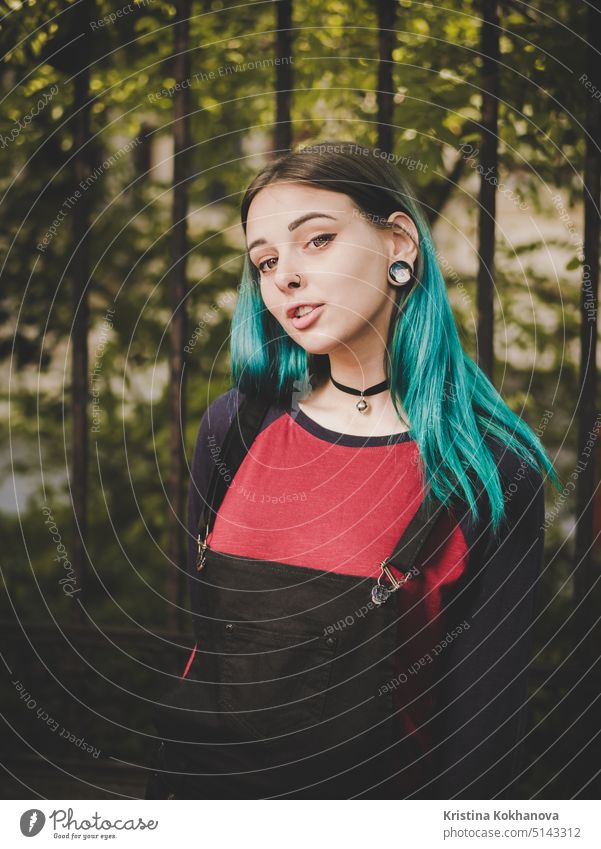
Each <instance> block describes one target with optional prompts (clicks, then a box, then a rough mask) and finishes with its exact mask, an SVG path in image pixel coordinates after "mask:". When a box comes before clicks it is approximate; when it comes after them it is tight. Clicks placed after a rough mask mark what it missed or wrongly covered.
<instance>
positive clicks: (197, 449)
mask: <svg viewBox="0 0 601 849" xmlns="http://www.w3.org/2000/svg"><path fill="white" fill-rule="evenodd" d="M242 398H243V396H242V395H241V393H239V392H238V390H237V389H235V388H234V389H230V390H228V391H227V392H225V393H224V394H223V395H220V396H219V397H218V398H216V399H215V401H213V402H212V404H210V406H209V407H208V408H207V410H206V412H205V414H204V415H203V417H202V419H201V422H200V426H199V428H198V433H197V435H196V442H195V445H194V453H193V456H192V465H191V468H190V488H189V491H188V545H187V561H188V563H187V567H188V583H189V589H190V611H191V613H192V617H194V611H195V610H198V597H197V593H198V589H199V584H198V581H197V580H196V552H197V542H196V537H197V528H198V521H199V519H200V513H201V510H202V506H203V504H204V503H205V500H206V497H207V492H208V489H209V481H210V476H211V472H212V469H213V468H214V467H215V466H216V465H217V464H218V463H219V451H220V448H221V446H222V444H223V441H224V439H225V435H226V433H227V431H228V429H229V426H230V424H231V422H232V420H233V418H234V416H235V414H236V411H237V409H238V406H239V404H240V403H241V400H242Z"/></svg>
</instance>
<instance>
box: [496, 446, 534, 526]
mask: <svg viewBox="0 0 601 849" xmlns="http://www.w3.org/2000/svg"><path fill="white" fill-rule="evenodd" d="M489 448H490V450H491V453H492V455H493V457H494V460H495V464H496V467H497V470H498V473H499V482H500V484H501V488H502V491H503V498H504V499H505V501H506V504H507V505H508V506H511V507H512V508H513V512H516V511H518V512H521V511H523V510H524V509H525V508H526V507H527V506H528V505H529V504H531V503H532V501H533V500H538V501H540V500H541V499H542V500H543V501H544V478H543V474H542V472H541V469H540V466H539V465H538V462H537V460H536V457H535V456H534V455H530V456H529V459H526V458H524V457H522V456H521V455H520V454H518V453H517V452H516V451H515V450H513V449H512V448H509V447H508V446H507V445H503V444H501V443H500V442H497V441H494V442H493V443H491V444H489Z"/></svg>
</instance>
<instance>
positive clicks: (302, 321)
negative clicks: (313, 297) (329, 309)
mask: <svg viewBox="0 0 601 849" xmlns="http://www.w3.org/2000/svg"><path fill="white" fill-rule="evenodd" d="M307 306H309V304H307ZM325 308H326V305H325V304H317V305H315V306H314V307H313V309H312V310H311V312H308V313H307V314H306V315H301V316H300V317H299V318H296V317H295V316H294V315H293V316H292V318H291V319H290V320H291V322H292V324H293V325H294V327H295V328H296V330H304V329H305V328H306V327H310V326H311V325H312V324H314V323H315V322H316V321H318V319H319V316H320V315H321V314H322V312H323V311H324V310H325Z"/></svg>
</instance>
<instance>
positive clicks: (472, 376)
mask: <svg viewBox="0 0 601 849" xmlns="http://www.w3.org/2000/svg"><path fill="white" fill-rule="evenodd" d="M276 182H279V183H282V182H293V183H298V182H302V183H305V184H309V185H313V186H315V187H316V188H320V189H328V190H329V191H333V192H341V193H343V194H345V195H347V196H348V197H349V198H350V199H351V201H352V202H353V203H354V204H355V206H356V207H357V209H358V210H359V211H360V212H362V213H363V214H364V215H365V216H366V219H367V220H368V221H369V222H370V223H371V224H372V225H373V226H374V227H387V226H390V225H388V224H386V223H385V222H386V220H387V218H388V217H389V216H390V215H391V214H392V213H393V212H396V211H397V210H400V211H402V212H405V213H406V214H407V215H409V216H410V217H411V219H412V220H413V222H414V223H415V226H416V228H417V232H418V234H419V245H418V247H419V250H418V258H417V263H416V268H415V272H414V273H415V280H414V283H413V285H410V286H402V287H398V289H397V291H396V309H395V310H394V311H393V315H392V318H391V322H390V327H389V331H388V340H387V350H386V352H385V357H384V359H385V362H384V368H385V374H386V377H387V378H388V380H389V381H390V384H389V385H390V393H391V398H392V403H393V405H394V407H395V409H396V411H397V413H398V414H399V419H401V420H403V417H402V414H401V410H404V411H405V412H406V414H407V415H408V417H409V423H410V435H411V437H412V438H413V439H414V440H415V441H416V443H417V446H418V448H419V453H420V471H421V473H422V476H423V482H424V484H425V486H426V489H427V494H426V498H427V499H429V500H430V501H431V499H432V496H435V497H436V498H437V499H438V500H440V501H442V502H444V503H448V502H450V501H451V500H456V499H458V500H460V501H461V502H463V503H467V504H468V505H469V509H470V510H471V512H472V516H473V519H474V521H476V522H477V521H478V507H477V503H476V501H477V498H478V497H479V496H478V491H479V492H483V491H485V492H486V496H487V498H488V502H489V504H490V517H491V524H492V530H493V532H494V533H496V532H497V531H498V530H499V528H500V525H501V522H502V520H503V519H504V518H505V499H506V497H507V496H504V494H503V491H502V485H501V480H500V475H499V471H498V468H497V461H496V460H495V457H494V455H493V453H492V452H491V449H490V447H489V445H488V444H487V441H486V440H487V439H488V440H489V441H490V440H491V439H493V440H496V441H497V442H498V443H500V445H501V447H502V448H503V449H509V450H512V451H514V452H515V453H516V454H517V455H518V456H519V458H520V459H521V460H522V464H524V463H525V464H527V465H528V466H530V467H531V468H533V469H535V470H536V471H537V472H538V473H539V474H540V472H541V470H544V471H545V472H546V473H547V474H548V475H549V476H550V478H551V479H552V481H553V483H554V484H555V485H556V486H557V487H560V482H559V479H558V477H557V475H556V473H555V470H554V469H553V466H552V464H551V461H550V460H549V458H548V457H547V454H546V453H545V450H544V448H543V446H542V444H541V442H540V440H539V439H538V437H537V435H536V434H535V433H534V431H533V430H532V429H531V428H530V427H528V425H527V424H526V423H525V422H524V421H523V420H522V419H521V418H520V417H519V416H518V415H516V414H515V413H514V412H512V410H510V409H509V407H508V406H507V404H506V403H505V402H504V401H503V399H502V398H501V396H500V395H499V393H498V392H497V390H496V389H495V388H494V386H493V385H492V383H491V382H490V380H489V379H488V378H487V377H486V375H485V374H484V372H483V371H482V370H481V369H480V368H479V367H478V366H477V365H476V363H475V362H474V361H473V360H472V359H471V357H469V356H468V354H467V353H466V352H465V351H464V350H463V347H462V345H461V342H460V339H459V335H458V333H457V327H456V325H455V320H454V317H453V313H452V311H451V306H450V303H449V300H448V296H447V291H446V286H445V282H444V278H443V276H442V273H441V270H440V267H439V264H438V261H437V258H436V252H435V249H434V247H433V243H432V237H431V233H430V229H429V226H428V224H427V221H426V217H425V215H424V213H423V211H422V209H421V207H420V204H419V202H418V201H417V199H416V197H415V195H414V193H413V191H412V190H411V188H410V186H409V184H408V183H407V182H406V180H405V179H404V177H403V176H402V175H401V174H400V172H399V171H398V170H397V168H395V167H394V165H392V164H391V162H389V161H388V160H387V159H386V158H383V157H382V155H381V154H380V155H377V151H374V150H373V149H371V148H366V147H359V146H358V145H357V144H355V143H354V142H349V141H339V140H332V141H324V142H319V143H317V144H315V145H313V146H311V147H308V148H307V147H305V148H304V149H303V148H301V149H299V150H297V151H293V152H290V153H287V154H285V155H283V156H281V157H279V158H278V159H276V160H274V161H273V162H272V163H270V164H269V165H268V166H267V167H266V168H265V169H263V171H261V172H260V173H259V174H258V175H257V176H256V177H255V179H254V180H253V181H252V183H251V184H250V186H249V187H248V189H247V190H246V193H245V195H244V198H243V200H242V206H241V218H242V227H243V229H244V232H245V233H246V221H247V216H248V210H249V207H250V204H251V202H252V200H253V199H254V197H255V196H256V195H257V193H258V192H259V191H260V190H261V189H262V188H264V187H265V186H267V185H269V184H270V183H276ZM231 364H232V377H233V381H234V383H235V385H236V386H237V387H238V389H239V390H240V391H241V392H243V393H244V394H246V395H251V396H260V397H265V398H271V399H273V400H274V401H283V402H285V401H287V400H288V399H290V397H291V394H292V392H293V391H294V389H295V387H298V386H299V385H301V386H304V385H307V384H308V383H309V382H310V380H311V379H313V385H315V379H317V381H318V382H321V381H322V380H326V379H327V377H328V376H329V358H328V357H327V355H323V354H320V355H314V354H310V353H308V352H306V351H305V350H304V348H302V347H301V346H300V345H298V344H297V343H296V342H295V341H294V340H293V339H292V338H291V337H290V336H289V335H288V334H287V333H286V332H285V331H284V330H283V328H282V326H281V325H280V324H279V322H277V321H276V319H275V318H274V317H273V316H272V315H271V313H270V312H269V311H268V310H267V308H266V307H265V304H264V302H263V299H262V296H261V291H260V276H259V272H258V270H257V269H256V268H255V266H254V265H253V264H252V263H251V261H250V258H249V256H248V254H247V255H246V257H245V262H244V269H243V276H242V281H241V285H240V287H239V298H238V303H237V306H236V310H235V313H234V316H233V320H232V331H231ZM428 485H430V486H428ZM541 485H542V484H541Z"/></svg>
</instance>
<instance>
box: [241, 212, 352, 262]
mask: <svg viewBox="0 0 601 849" xmlns="http://www.w3.org/2000/svg"><path fill="white" fill-rule="evenodd" d="M311 218H331V219H332V221H337V220H338V219H337V218H334V216H333V215H327V214H326V213H325V212H306V213H305V214H304V215H301V217H300V218H296V219H295V220H294V221H291V222H290V224H289V225H288V229H289V230H290V232H292V231H293V230H296V228H297V227H300V226H301V224H304V223H305V221H309V220H310V219H311ZM266 244H267V239H255V240H254V242H251V244H250V245H249V246H248V248H247V251H248V253H250V252H251V251H252V249H253V248H256V247H257V245H266Z"/></svg>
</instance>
